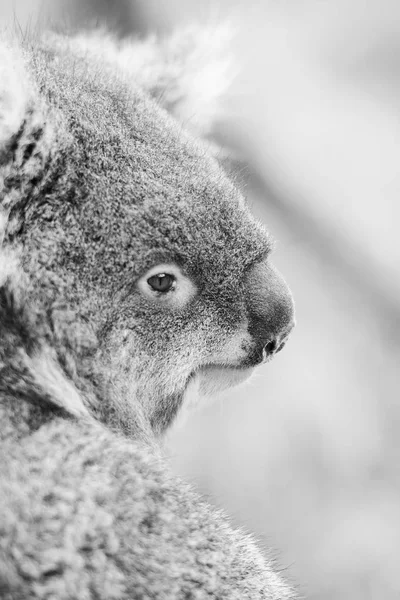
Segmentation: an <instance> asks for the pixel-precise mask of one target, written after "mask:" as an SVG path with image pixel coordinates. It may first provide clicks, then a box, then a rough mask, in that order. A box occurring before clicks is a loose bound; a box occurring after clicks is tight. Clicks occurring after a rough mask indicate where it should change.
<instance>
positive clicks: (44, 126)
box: [0, 33, 60, 211]
mask: <svg viewBox="0 0 400 600" xmlns="http://www.w3.org/2000/svg"><path fill="white" fill-rule="evenodd" d="M59 125H60V124H57V123H55V122H54V119H52V116H51V115H50V114H49V111H48V109H47V107H46V105H45V104H44V102H43V100H41V99H40V97H39V94H38V93H37V90H36V89H35V87H34V85H33V83H32V81H31V79H30V77H29V76H28V72H27V69H26V68H25V63H24V57H23V56H22V52H21V51H20V50H19V49H17V48H16V47H15V46H13V44H12V43H10V42H9V41H8V39H7V37H6V36H5V35H4V34H3V33H1V39H0V200H1V208H2V209H3V211H4V210H5V211H10V210H11V209H12V208H13V206H14V204H15V198H17V197H19V196H21V193H20V192H21V190H23V189H25V191H26V192H27V193H26V194H25V196H27V195H28V191H29V189H32V187H34V186H35V183H37V181H38V178H41V177H43V176H44V175H45V167H46V164H48V161H49V158H50V157H51V154H52V152H53V149H54V148H55V146H56V130H57V128H59Z"/></svg>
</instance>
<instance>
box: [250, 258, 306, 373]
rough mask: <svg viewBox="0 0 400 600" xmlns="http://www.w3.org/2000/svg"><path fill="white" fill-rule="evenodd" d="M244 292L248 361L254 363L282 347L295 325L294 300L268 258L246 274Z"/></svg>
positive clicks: (263, 360) (264, 359)
mask: <svg viewBox="0 0 400 600" xmlns="http://www.w3.org/2000/svg"><path fill="white" fill-rule="evenodd" d="M245 293H246V305H247V312H248V319H249V326H248V331H249V333H250V335H251V337H252V339H253V341H254V349H253V351H252V353H251V355H250V356H249V358H248V361H249V362H250V364H252V365H256V364H259V363H262V362H265V361H266V360H268V359H269V358H271V357H272V356H273V355H274V354H276V353H277V352H279V351H280V350H282V348H283V347H284V345H285V343H286V340H287V338H288V336H289V334H290V332H291V330H292V329H293V327H294V324H295V320H294V303H293V298H292V294H291V293H290V290H289V288H288V286H287V284H286V282H285V280H284V279H283V277H282V276H281V275H280V273H279V272H278V271H277V270H276V269H275V268H274V267H273V266H272V265H271V264H270V263H269V262H268V261H263V262H261V263H257V264H256V265H254V266H253V267H252V268H251V270H250V271H249V272H248V273H247V275H246V279H245Z"/></svg>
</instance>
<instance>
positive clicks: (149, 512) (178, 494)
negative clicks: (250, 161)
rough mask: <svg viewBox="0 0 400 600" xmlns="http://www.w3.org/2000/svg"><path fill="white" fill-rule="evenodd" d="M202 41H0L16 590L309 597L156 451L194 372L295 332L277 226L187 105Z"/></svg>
mask: <svg viewBox="0 0 400 600" xmlns="http://www.w3.org/2000/svg"><path fill="white" fill-rule="evenodd" d="M202 36H203V34H202ZM200 37H201V36H200ZM199 39H200V38H199V35H198V34H192V35H189V36H183V37H182V38H180V37H176V38H173V39H172V40H171V41H170V42H168V43H165V44H164V45H163V44H157V43H155V42H154V41H149V42H147V43H146V42H145V43H143V44H139V43H126V44H125V45H122V46H118V45H117V44H116V43H114V42H112V40H110V39H109V38H108V37H106V36H103V37H101V36H99V35H89V34H88V35H83V36H78V37H75V38H68V37H62V36H54V35H48V36H44V37H43V38H40V39H31V40H29V41H25V42H24V43H21V44H20V48H19V49H16V48H15V43H11V44H10V42H6V41H5V42H3V44H2V45H1V46H0V58H1V67H0V70H1V71H0V75H1V82H0V176H1V182H0V183H1V190H0V193H1V196H0V201H1V208H2V217H1V218H2V223H1V229H2V249H1V251H0V252H1V254H0V414H1V419H2V434H1V436H0V440H1V453H2V461H1V463H2V464H1V467H0V482H1V484H2V487H3V493H2V500H1V502H0V515H1V517H0V591H1V592H2V597H5V598H12V599H16V598H27V597H30V598H46V599H47V598H49V599H50V598H57V599H64V598H65V599H66V598H79V599H86V598H104V599H106V598H107V599H111V598H115V599H117V598H118V599H123V598H138V599H139V598H143V599H145V598H155V599H156V598H157V599H169V598H171V600H172V599H179V598H182V599H184V598H186V599H189V598H193V599H194V598H198V599H203V598H221V599H223V598H227V599H228V598H229V599H231V598H232V599H234V598H251V599H253V598H254V599H255V598H265V599H276V600H278V599H286V598H293V595H292V592H291V591H290V590H289V589H288V588H287V587H286V585H285V584H284V583H283V582H282V581H281V580H280V578H279V576H278V575H277V574H276V573H274V571H273V569H272V567H271V565H270V563H269V562H268V560H267V559H266V558H265V557H264V556H263V555H262V554H261V553H260V551H259V550H258V549H257V547H256V545H255V544H254V542H253V541H252V540H251V538H250V537H248V536H246V535H245V534H243V533H242V532H240V531H237V530H234V529H233V528H232V527H231V526H230V525H229V523H228V521H227V519H226V517H225V516H224V515H222V514H221V513H219V512H217V511H215V510H214V509H212V508H211V507H210V506H208V505H207V504H206V503H204V502H203V501H202V500H201V499H200V498H199V497H197V496H196V495H195V494H194V493H193V492H192V491H191V490H190V489H189V488H188V487H187V486H186V485H185V484H184V483H182V482H180V481H179V480H177V479H176V478H174V477H173V476H172V475H171V474H170V473H169V472H168V468H167V467H166V465H165V463H164V462H163V460H162V459H161V458H160V455H159V452H158V450H157V443H158V442H157V440H158V439H159V438H160V436H161V435H162V434H163V433H164V432H165V430H166V429H167V428H168V426H169V425H170V424H171V423H172V421H173V419H174V418H175V416H176V414H177V412H178V410H179V408H180V406H181V405H182V402H183V400H184V397H185V393H186V391H187V389H188V387H189V386H190V384H191V383H192V382H195V381H196V382H197V383H199V387H200V390H202V391H203V392H204V393H207V390H208V389H210V388H213V387H214V385H213V383H212V382H215V385H216V386H217V387H218V385H220V383H221V381H222V382H223V383H222V384H223V385H229V384H231V383H235V382H236V381H238V380H240V379H242V378H244V377H246V376H247V375H248V374H249V373H250V372H251V371H252V369H253V368H254V367H255V366H256V365H258V364H260V363H262V362H264V361H265V360H266V358H268V357H270V356H272V355H273V354H274V353H275V352H276V351H278V350H279V349H280V348H281V347H283V344H284V342H285V340H286V338H287V336H288V334H289V332H290V330H291V328H292V326H293V302H292V299H291V295H290V292H289V291H288V289H287V287H286V284H285V283H284V281H283V279H282V278H281V277H280V275H279V274H278V273H277V272H276V271H275V270H274V268H273V267H272V265H271V264H270V261H269V254H270V251H271V241H270V238H269V236H268V235H267V233H266V232H265V230H264V228H263V227H262V226H261V225H260V224H258V223H257V222H256V221H255V220H254V218H253V217H252V216H251V215H250V213H249V211H248V209H247V207H246V205H245V202H244V200H243V198H242V196H241V194H240V193H239V191H238V190H237V189H236V188H235V186H234V185H233V184H232V183H231V182H230V181H229V179H228V178H227V177H226V175H225V174H224V173H223V171H222V169H221V168H220V166H219V165H218V163H217V162H216V160H215V159H214V158H213V156H211V155H210V153H209V152H208V150H207V145H206V144H205V143H204V141H202V140H201V139H199V138H198V139H195V138H194V137H192V135H191V134H190V133H189V132H187V131H186V129H185V128H184V127H183V125H182V123H180V122H179V121H178V120H177V119H176V118H174V116H175V117H176V116H177V115H179V114H184V115H185V119H186V120H188V119H189V118H188V116H187V115H188V114H190V111H188V110H187V106H185V108H186V111H185V110H181V109H182V104H184V103H185V97H186V96H187V94H186V95H185V92H186V90H187V89H190V81H191V78H192V79H195V74H194V73H193V72H192V70H193V69H194V67H195V66H196V64H197V65H198V68H199V69H200V70H201V69H203V66H202V62H201V60H200V57H201V47H202V48H203V51H204V48H205V47H207V45H208V43H209V42H208V41H207V37H205V38H204V37H201V41H202V43H203V46H201V44H200V46H199ZM204 42H205V44H204ZM199 47H200V50H199ZM171 65H172V66H171ZM199 73H200V71H199ZM165 108H168V110H169V114H168V112H167V111H166V110H165ZM205 112H206V114H207V111H205ZM171 113H172V115H171ZM200 117H201V115H200ZM203 117H204V115H203ZM196 123H201V124H202V130H203V131H206V130H207V126H208V125H209V122H208V121H207V119H206V118H205V117H204V118H200V119H199V120H198V121H196ZM196 127H197V132H199V131H198V130H199V127H198V125H197V126H196ZM196 127H195V129H196Z"/></svg>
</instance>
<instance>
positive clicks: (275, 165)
mask: <svg viewBox="0 0 400 600" xmlns="http://www.w3.org/2000/svg"><path fill="white" fill-rule="evenodd" d="M38 4H39V2H38ZM63 4H64V6H63V8H64V11H65V14H66V15H68V18H71V19H72V20H77V21H78V22H79V21H81V22H83V21H85V20H87V19H88V18H93V17H94V18H96V19H97V18H100V20H101V21H103V20H104V21H106V22H108V23H111V24H112V26H113V27H115V28H116V29H117V30H118V31H119V32H120V33H121V34H126V33H128V32H129V31H133V30H136V31H139V32H144V31H147V30H152V29H154V28H156V29H157V30H158V31H160V32H164V31H168V30H169V29H171V28H172V27H173V26H176V25H177V24H180V23H183V22H188V21H191V20H193V19H202V20H203V21H206V22H208V23H210V22H213V21H215V20H217V19H220V18H225V17H227V16H228V17H229V18H230V19H231V20H232V21H233V22H234V23H235V24H236V29H237V36H236V39H235V42H234V45H233V50H234V52H235V56H236V61H237V64H238V65H241V74H240V75H239V76H238V78H237V81H236V82H235V84H234V86H233V89H232V93H231V96H230V98H229V100H228V101H227V104H226V122H225V123H224V124H221V131H223V132H225V134H224V136H225V139H226V140H229V142H230V143H231V144H232V145H234V147H235V149H236V151H237V152H238V153H240V155H241V156H243V157H245V159H246V161H247V162H248V163H249V164H250V169H249V176H248V177H247V189H246V192H247V195H248V198H249V203H250V205H251V207H252V209H253V211H254V212H255V213H256V214H257V215H258V216H259V217H260V218H261V219H262V220H264V221H265V223H266V224H267V226H268V228H269V229H270V230H271V231H272V233H273V234H274V236H275V237H276V238H277V240H278V245H277V251H276V256H275V263H276V264H277V265H278V266H279V267H280V269H281V270H282V272H283V273H284V275H285V276H286V278H287V280H288V282H289V284H290V286H291V288H292V290H293V293H294V297H295V299H296V307H297V321H298V325H297V328H296V330H295V332H294V334H293V336H292V339H291V341H290V343H289V344H288V345H287V347H286V348H285V350H284V352H282V353H281V354H279V355H278V356H277V357H276V359H275V360H274V361H273V362H272V363H271V364H269V365H267V366H266V367H264V368H263V369H261V370H260V371H259V373H257V374H256V375H255V377H254V378H253V380H252V381H250V382H249V383H248V384H247V385H245V386H243V387H241V388H238V389H236V390H234V391H231V392H228V393H226V394H225V395H224V397H223V398H222V399H221V400H220V401H218V402H216V403H215V404H213V405H211V406H208V407H206V408H204V409H203V410H202V411H197V412H196V413H194V414H192V415H191V416H190V417H189V419H188V421H187V422H186V423H185V425H184V426H183V427H181V428H176V429H175V430H174V431H173V433H172V435H171V436H170V441H169V446H168V448H169V454H170V455H171V458H172V461H173V465H174V468H175V470H176V471H177V472H178V473H181V474H183V475H184V476H185V478H187V479H189V480H191V481H193V482H194V483H195V484H196V486H197V487H199V488H200V489H201V490H202V491H203V492H204V493H205V494H206V495H207V497H208V498H209V500H210V501H211V502H214V503H216V504H218V505H219V506H223V507H225V508H226V509H227V510H228V512H229V513H230V514H231V515H232V517H233V519H234V520H235V522H236V523H238V524H240V525H242V526H245V527H247V528H249V529H250V530H252V531H254V532H255V533H256V535H257V536H258V538H259V539H261V540H262V542H263V543H265V544H266V545H267V546H272V547H273V548H274V549H275V550H276V554H277V557H278V561H279V564H280V565H281V566H282V568H284V569H286V573H287V574H288V575H289V576H290V577H292V578H293V580H294V581H296V582H297V583H298V584H299V587H300V590H301V592H302V593H303V594H304V595H305V596H307V597H308V598H310V599H315V600H317V599H318V600H368V599H373V600H375V599H376V600H392V599H393V600H394V599H398V598H399V597H400V569H399V557H400V469H399V458H400V457H399V454H400V452H399V450H400V443H399V437H400V408H399V406H400V403H399V387H400V386H399V368H398V359H399V351H400V331H399V323H400V302H399V300H400V278H399V260H400V241H399V226H400V223H399V216H400V203H399V198H400V102H399V100H400V98H399V96H400V3H399V2H398V1H397V0H369V1H368V0H363V1H361V0H352V2H349V1H348V0H325V1H323V0H292V1H290V0H287V1H286V2H284V1H283V0H282V1H279V2H278V1H277V0H276V1H274V0H270V1H268V0H265V1H264V2H261V0H260V1H259V2H257V1H256V0H252V1H248V2H245V1H244V0H243V1H242V2H240V1H239V0H237V1H236V2H233V1H231V2H229V1H228V0H225V1H223V0H221V1H220V2H219V3H216V2H210V1H209V2H205V3H201V5H200V3H199V2H194V1H193V0H191V1H189V0H176V1H173V0H168V1H164V2H162V3H161V2H156V1H155V0H151V1H146V2H145V1H144V0H142V1H141V2H138V1H136V2H134V1H133V0H132V1H130V0H126V1H123V0H121V1H119V2H118V1H114V2H111V1H108V2H107V0H103V1H100V0H99V1H96V0H91V1H89V0H86V1H83V0H82V1H81V2H78V1H77V0H76V1H75V2H69V3H67V2H64V3H63ZM10 6H11V5H6V4H4V3H3V5H2V11H3V16H5V15H6V13H7V11H8V18H10V10H9V9H10ZM32 6H33V4H32V3H31V2H28V1H26V2H23V1H22V0H21V2H20V3H19V6H18V7H17V9H18V11H19V12H18V18H19V20H20V21H21V24H22V25H24V23H25V22H28V21H29V20H30V19H31V17H30V15H31V11H32ZM28 7H29V9H28ZM14 9H15V4H14ZM0 14H1V10H0Z"/></svg>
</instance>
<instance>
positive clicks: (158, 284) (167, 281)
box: [147, 273, 175, 292]
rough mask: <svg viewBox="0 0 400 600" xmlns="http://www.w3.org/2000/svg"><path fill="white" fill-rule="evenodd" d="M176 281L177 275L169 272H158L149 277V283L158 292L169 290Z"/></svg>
mask: <svg viewBox="0 0 400 600" xmlns="http://www.w3.org/2000/svg"><path fill="white" fill-rule="evenodd" d="M174 281H175V277H173V276H172V275H168V273H157V275H152V276H151V277H149V278H148V280H147V283H148V284H149V286H150V287H151V288H152V289H153V290H154V291H156V292H169V291H170V289H171V288H172V286H173V284H174Z"/></svg>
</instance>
